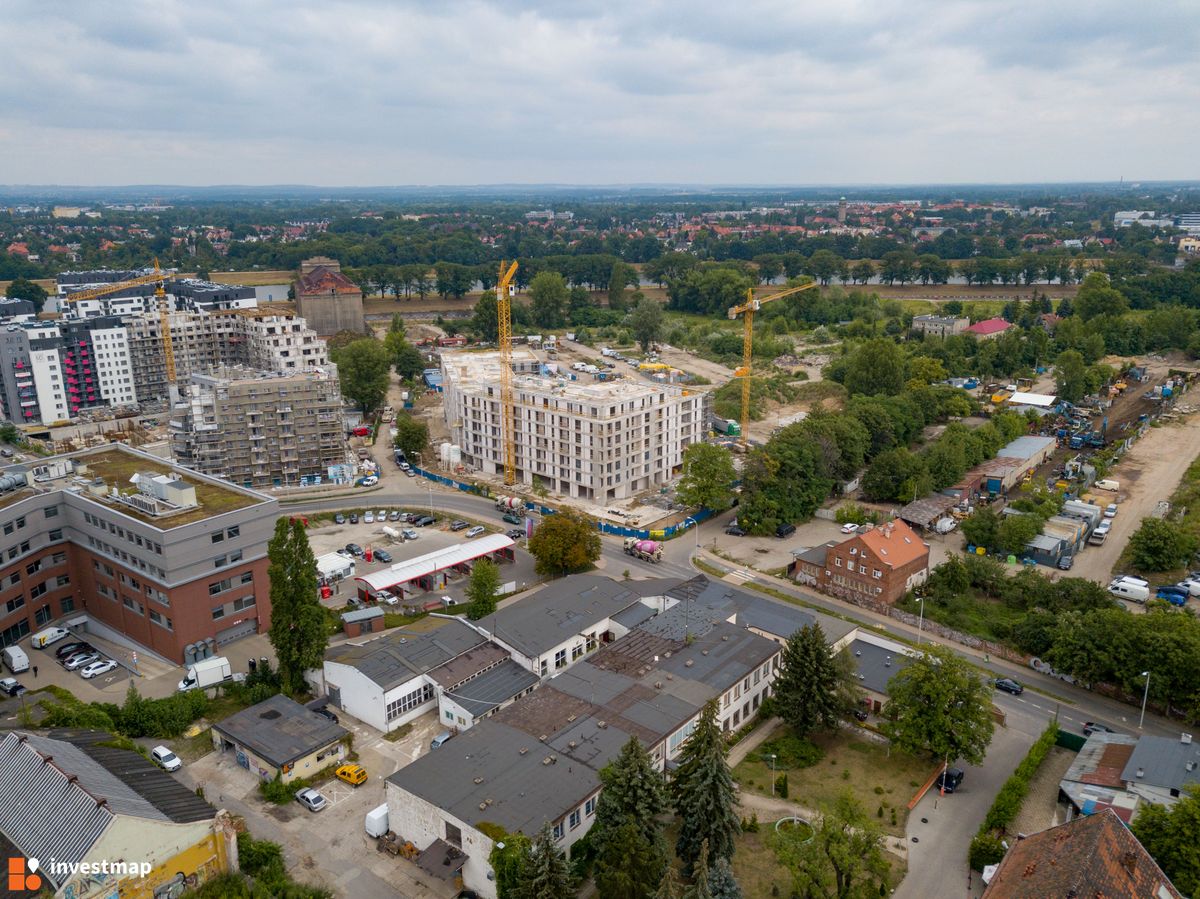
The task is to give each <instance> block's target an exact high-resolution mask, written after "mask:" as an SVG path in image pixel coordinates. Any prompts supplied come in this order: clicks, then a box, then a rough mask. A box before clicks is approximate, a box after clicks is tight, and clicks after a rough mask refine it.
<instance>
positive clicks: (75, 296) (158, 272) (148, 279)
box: [64, 258, 175, 390]
mask: <svg viewBox="0 0 1200 899" xmlns="http://www.w3.org/2000/svg"><path fill="white" fill-rule="evenodd" d="M165 281H166V275H164V274H163V271H162V269H160V268H159V267H158V259H157V258H156V259H155V260H154V274H152V275H140V276H139V277H137V278H130V279H129V280H127V281H114V282H113V283H112V284H104V285H101V286H100V287H89V288H88V289H87V290H77V291H74V292H72V293H69V294H67V296H66V297H65V298H64V302H67V303H78V302H79V301H81V300H94V299H96V298H97V297H103V296H107V295H108V294H110V293H116V292H117V291H120V290H125V289H126V288H127V287H138V286H140V285H142V284H156V285H157V286H156V287H155V288H154V296H155V298H156V299H157V301H158V321H159V328H160V329H161V330H162V337H163V356H164V357H165V359H166V363H167V389H168V390H170V388H171V387H172V386H173V385H174V383H175V347H174V346H173V345H172V343H171V320H170V317H169V315H168V310H167V291H166V288H164V287H163V282H165Z"/></svg>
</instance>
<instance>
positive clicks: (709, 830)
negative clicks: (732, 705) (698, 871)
mask: <svg viewBox="0 0 1200 899" xmlns="http://www.w3.org/2000/svg"><path fill="white" fill-rule="evenodd" d="M671 786H672V792H673V793H674V798H675V814H676V816H677V818H678V820H679V838H678V839H677V840H676V841H675V854H676V855H677V856H679V858H680V859H681V860H682V861H683V863H684V866H685V870H686V871H688V872H689V873H690V871H691V868H692V866H693V865H694V864H695V863H696V860H697V859H698V858H699V856H700V848H701V844H703V843H705V842H707V843H708V846H709V848H710V850H711V852H712V855H713V856H714V857H716V858H726V859H727V858H730V857H732V856H733V850H734V839H735V837H736V836H737V834H738V833H739V832H740V831H741V824H740V822H739V821H738V817H737V814H736V813H735V812H734V810H733V807H734V796H733V777H732V776H731V774H730V773H729V765H728V764H727V763H726V761H725V742H724V740H723V739H722V737H721V729H720V727H719V726H718V725H717V703H716V701H715V700H713V701H710V702H708V703H707V704H705V706H704V708H703V709H702V710H701V712H700V718H699V719H698V720H697V722H696V726H695V729H694V730H693V731H692V733H691V736H689V737H688V738H687V742H685V743H684V744H683V751H682V752H681V753H680V755H679V766H678V767H677V768H676V769H675V777H674V779H673V780H672V782H671Z"/></svg>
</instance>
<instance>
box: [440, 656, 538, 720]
mask: <svg viewBox="0 0 1200 899" xmlns="http://www.w3.org/2000/svg"><path fill="white" fill-rule="evenodd" d="M537 682H538V677H537V675H536V674H534V673H533V672H532V671H530V670H528V669H527V668H522V667H521V666H520V665H518V664H517V663H516V662H514V661H513V660H512V659H508V660H507V661H505V662H501V663H500V664H499V665H497V666H496V667H495V668H491V669H489V670H487V671H485V672H484V673H483V674H480V675H479V676H478V677H474V678H472V679H471V680H469V681H467V682H466V683H465V684H463V685H462V686H461V687H456V688H455V689H454V690H447V691H446V695H447V696H449V697H450V698H451V699H453V700H454V701H455V702H456V703H458V704H459V705H460V706H462V707H463V708H464V709H466V710H467V711H468V712H470V713H471V714H472V715H473V716H475V717H476V718H478V717H480V716H482V715H486V714H487V713H488V712H490V711H492V709H494V708H496V706H498V705H500V704H501V703H505V702H508V701H509V700H510V699H512V698H513V697H514V696H519V695H521V694H522V693H524V692H525V691H526V690H528V689H529V688H530V687H532V686H533V685H534V684H536V683H537Z"/></svg>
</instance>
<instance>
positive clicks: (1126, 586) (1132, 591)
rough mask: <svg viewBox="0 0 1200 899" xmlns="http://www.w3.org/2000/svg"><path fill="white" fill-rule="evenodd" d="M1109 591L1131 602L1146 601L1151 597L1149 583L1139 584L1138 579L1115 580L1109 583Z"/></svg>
mask: <svg viewBox="0 0 1200 899" xmlns="http://www.w3.org/2000/svg"><path fill="white" fill-rule="evenodd" d="M1108 592H1109V593H1111V594H1112V595H1113V596H1116V597H1119V598H1120V599H1127V600H1129V601H1130V602H1137V603H1145V602H1146V600H1148V599H1149V598H1150V587H1149V585H1147V584H1146V583H1145V582H1143V583H1140V584H1139V583H1137V581H1136V580H1127V579H1118V580H1115V581H1113V582H1112V583H1111V584H1109V585H1108Z"/></svg>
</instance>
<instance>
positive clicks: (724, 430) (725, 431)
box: [709, 415, 742, 437]
mask: <svg viewBox="0 0 1200 899" xmlns="http://www.w3.org/2000/svg"><path fill="white" fill-rule="evenodd" d="M709 422H710V425H711V427H712V429H713V430H714V431H716V432H717V433H718V434H722V435H724V436H726V437H741V436H742V428H741V425H739V424H738V423H737V422H736V421H734V420H733V419H732V418H721V416H719V415H713V416H710V418H709Z"/></svg>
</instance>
